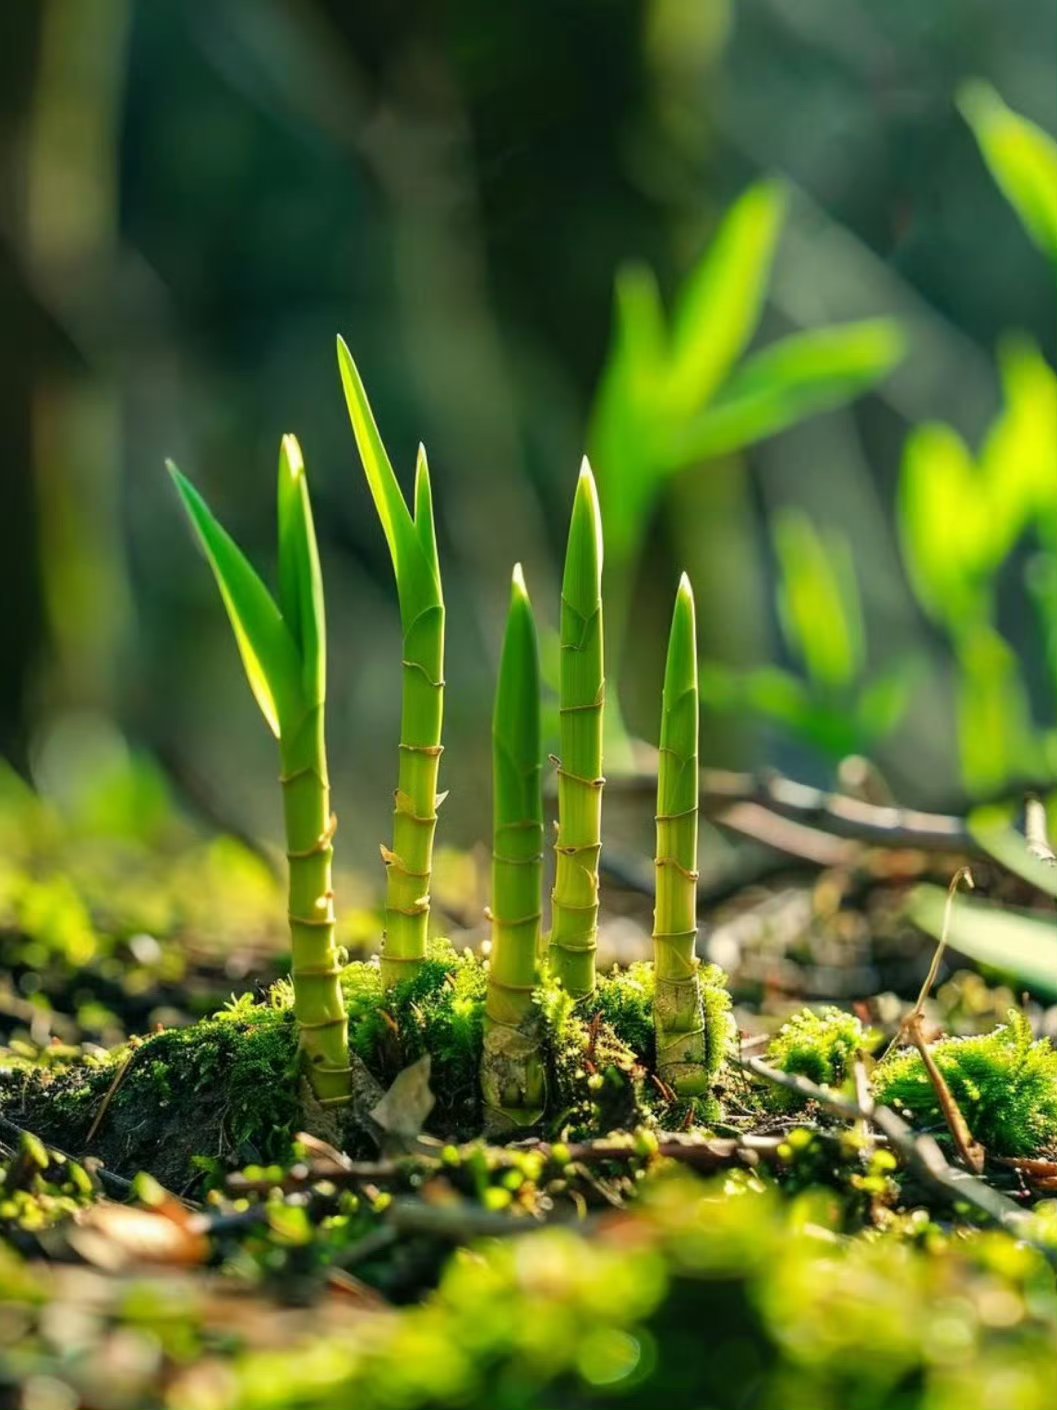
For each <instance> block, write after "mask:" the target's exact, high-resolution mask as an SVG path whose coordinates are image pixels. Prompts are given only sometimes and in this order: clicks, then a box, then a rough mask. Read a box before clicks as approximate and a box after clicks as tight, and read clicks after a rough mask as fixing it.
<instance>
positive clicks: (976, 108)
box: [958, 80, 1057, 259]
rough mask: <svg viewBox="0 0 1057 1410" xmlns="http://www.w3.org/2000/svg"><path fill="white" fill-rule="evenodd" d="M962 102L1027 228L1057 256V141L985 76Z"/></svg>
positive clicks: (966, 88)
mask: <svg viewBox="0 0 1057 1410" xmlns="http://www.w3.org/2000/svg"><path fill="white" fill-rule="evenodd" d="M958 106H959V108H960V109H961V112H962V116H963V117H964V118H965V120H966V122H967V123H968V124H969V126H970V127H971V128H972V130H973V133H974V135H975V137H976V140H977V143H978V144H979V147H980V151H981V154H982V155H983V158H984V161H985V162H986V163H987V165H988V166H989V167H990V169H991V175H992V176H993V177H994V179H995V181H996V182H997V183H998V185H999V187H1000V188H1001V190H1002V193H1003V195H1004V196H1005V198H1006V200H1007V201H1009V203H1010V205H1011V206H1012V207H1013V209H1014V210H1015V211H1016V213H1017V215H1018V216H1019V217H1020V220H1021V224H1022V225H1023V226H1024V229H1025V230H1026V231H1027V233H1028V235H1029V236H1030V237H1031V239H1032V240H1033V241H1034V242H1035V244H1036V245H1037V246H1038V247H1039V249H1040V250H1042V252H1043V254H1046V255H1049V257H1050V258H1051V259H1057V143H1055V142H1054V140H1053V138H1052V137H1051V136H1050V135H1049V133H1047V132H1044V131H1043V129H1042V128H1041V127H1037V126H1036V125H1035V123H1033V122H1030V121H1029V120H1028V119H1027V118H1026V117H1022V116H1021V115H1020V114H1019V113H1015V112H1014V111H1013V109H1012V108H1010V107H1007V105H1006V104H1005V103H1004V102H1003V101H1002V99H1001V98H1000V97H999V95H998V94H997V93H996V92H995V90H994V89H993V88H992V87H991V85H990V84H988V83H983V82H981V81H980V80H975V81H973V82H971V83H967V84H965V86H964V87H963V88H962V90H961V92H960V93H959V94H958Z"/></svg>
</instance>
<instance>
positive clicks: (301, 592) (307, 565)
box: [278, 435, 327, 705]
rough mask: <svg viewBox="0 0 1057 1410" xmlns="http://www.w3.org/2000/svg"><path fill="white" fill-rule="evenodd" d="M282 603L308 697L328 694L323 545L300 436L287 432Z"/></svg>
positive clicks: (282, 458) (282, 466)
mask: <svg viewBox="0 0 1057 1410" xmlns="http://www.w3.org/2000/svg"><path fill="white" fill-rule="evenodd" d="M278 501H279V603H280V606H281V608H282V613H283V619H284V620H285V622H286V625H287V629H288V630H289V632H290V634H291V636H292V637H293V638H294V641H295V642H296V643H297V646H298V649H299V651H300V653H301V663H302V685H303V688H304V693H305V698H306V700H308V701H309V702H310V703H312V704H314V705H321V704H322V703H323V700H324V699H325V697H326V680H327V657H326V651H327V647H326V616H325V610H324V603H323V575H322V572H321V570H320V566H319V548H318V546H317V544H316V529H315V524H314V522H313V519H312V504H311V501H310V499H309V495H308V479H307V477H306V475H305V463H304V459H303V457H302V455H301V447H300V445H299V444H298V442H297V438H296V436H289V435H287V436H284V437H283V439H282V444H281V447H280V451H279V494H278Z"/></svg>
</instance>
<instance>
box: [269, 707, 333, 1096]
mask: <svg viewBox="0 0 1057 1410" xmlns="http://www.w3.org/2000/svg"><path fill="white" fill-rule="evenodd" d="M279 752H280V757H281V759H282V775H281V782H282V787H283V815H284V819H285V823H286V849H287V850H286V856H287V862H288V868H289V918H290V938H291V943H292V946H293V959H292V963H291V967H290V978H291V981H292V983H293V988H294V1017H295V1018H296V1020H297V1024H298V1035H299V1041H300V1046H301V1051H302V1053H303V1054H304V1059H305V1066H306V1069H307V1072H308V1075H309V1079H310V1081H311V1083H312V1087H313V1090H314V1091H315V1094H316V1096H317V1097H318V1098H319V1099H320V1101H322V1102H324V1103H334V1104H337V1103H339V1102H341V1101H344V1099H345V1098H346V1096H347V1093H348V1084H349V1047H348V1020H347V1017H346V1013H345V998H344V995H343V994H342V991H341V963H340V960H339V955H338V948H337V945H336V943H335V917H334V891H333V887H332V884H331V865H332V862H333V857H334V832H335V829H336V827H337V819H336V818H335V817H334V816H333V814H332V813H331V811H330V783H329V779H328V777H327V758H326V749H325V746H324V740H323V709H322V707H321V706H320V707H317V708H315V709H313V710H310V711H309V712H308V713H307V714H306V716H305V718H304V720H303V722H302V724H301V726H300V728H299V729H297V730H296V731H294V732H292V733H291V734H290V735H289V737H287V736H285V735H284V736H282V737H281V738H280V741H279Z"/></svg>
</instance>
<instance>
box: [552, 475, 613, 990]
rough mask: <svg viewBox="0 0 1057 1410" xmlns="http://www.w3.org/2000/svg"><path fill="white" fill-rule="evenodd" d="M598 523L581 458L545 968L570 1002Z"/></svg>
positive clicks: (589, 859)
mask: <svg viewBox="0 0 1057 1410" xmlns="http://www.w3.org/2000/svg"><path fill="white" fill-rule="evenodd" d="M604 699H605V671H604V662H603V650H602V520H601V515H600V513H599V508H598V492H597V490H596V488H595V481H594V476H593V475H592V474H591V467H590V465H588V463H587V459H586V457H585V459H584V462H583V466H582V467H581V470H580V479H579V481H578V483H577V486H576V498H575V500H574V501H573V512H572V519H571V522H570V525H569V542H568V547H567V549H566V555H565V574H564V577H563V579H562V612H561V664H560V685H559V700H560V705H559V711H560V722H561V723H560V739H561V763H560V765H559V767H558V839H557V842H556V843H555V848H554V850H555V854H556V857H557V864H556V871H555V880H554V892H553V901H554V926H553V930H552V932H551V942H550V957H551V967H552V969H553V971H554V973H555V975H556V976H557V977H558V979H560V980H561V982H562V984H564V986H565V988H566V989H567V990H568V991H569V993H570V994H572V995H573V996H574V997H576V998H583V997H584V996H585V995H587V994H590V993H591V992H592V991H593V989H594V987H595V950H596V948H597V944H598V864H599V859H600V856H601V850H602V787H603V785H604V783H605V780H604V778H603V777H602V733H603V708H604Z"/></svg>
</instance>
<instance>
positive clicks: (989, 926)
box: [907, 886, 1057, 998]
mask: <svg viewBox="0 0 1057 1410" xmlns="http://www.w3.org/2000/svg"><path fill="white" fill-rule="evenodd" d="M946 904H947V892H946V890H945V889H944V888H943V887H939V886H918V887H916V888H915V889H914V890H913V891H912V892H911V895H910V899H909V901H908V904H907V911H908V914H909V915H910V918H911V919H912V920H913V921H914V922H915V924H917V925H920V926H921V928H922V930H924V931H927V932H928V934H929V935H934V936H935V937H936V938H937V939H939V937H940V936H941V935H942V934H943V913H944V909H945V907H946ZM947 943H948V944H949V945H950V947H951V948H952V949H954V950H957V951H959V953H961V954H963V955H968V957H969V958H970V959H971V960H975V961H976V963H977V964H985V965H990V966H991V967H992V968H993V969H996V970H999V971H1000V972H1001V973H1003V974H1006V975H1009V976H1010V977H1011V978H1013V979H1014V980H1016V981H1017V982H1018V983H1019V984H1021V985H1026V986H1027V987H1028V988H1029V989H1031V990H1033V991H1034V992H1035V993H1037V994H1038V995H1040V996H1041V997H1044V998H1057V925H1055V924H1054V921H1053V918H1052V916H1051V917H1048V918H1043V917H1038V916H1032V915H1025V914H1023V913H1021V912H1018V911H1012V910H1009V909H1008V908H1007V907H999V906H993V905H988V904H986V903H985V902H982V901H962V900H958V901H955V903H954V905H953V907H952V908H951V923H950V927H949V929H948V931H947Z"/></svg>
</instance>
